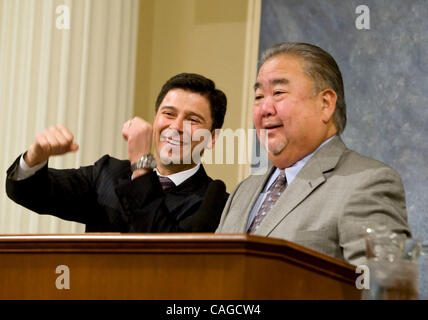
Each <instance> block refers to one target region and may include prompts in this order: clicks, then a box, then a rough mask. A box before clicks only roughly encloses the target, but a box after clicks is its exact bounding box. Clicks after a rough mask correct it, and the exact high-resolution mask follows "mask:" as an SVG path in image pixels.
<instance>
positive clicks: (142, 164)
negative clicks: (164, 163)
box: [131, 153, 156, 172]
mask: <svg viewBox="0 0 428 320" xmlns="http://www.w3.org/2000/svg"><path fill="white" fill-rule="evenodd" d="M154 168H156V160H155V158H154V157H153V155H152V154H151V153H149V154H146V155H144V156H142V157H141V159H140V160H138V161H137V162H135V163H133V164H131V171H132V172H134V171H135V170H138V169H154Z"/></svg>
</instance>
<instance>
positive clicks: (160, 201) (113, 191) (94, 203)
mask: <svg viewBox="0 0 428 320" xmlns="http://www.w3.org/2000/svg"><path fill="white" fill-rule="evenodd" d="M18 165H19V157H18V159H17V160H16V161H15V162H14V163H13V164H12V166H11V167H10V168H9V169H8V171H7V179H6V192H7V195H8V196H9V197H10V198H11V199H12V200H14V201H15V202H17V203H18V204H20V205H22V206H24V207H26V208H28V209H30V210H33V211H35V212H37V213H39V214H50V215H54V216H56V217H59V218H61V219H64V220H69V221H76V222H80V223H84V224H86V231H87V232H213V231H214V230H215V229H216V227H217V225H218V222H219V220H220V215H221V210H220V212H217V213H216V214H215V215H216V216H215V215H214V216H213V214H212V213H211V216H210V217H204V216H203V215H204V214H206V213H205V212H201V211H200V210H198V209H199V207H200V205H201V203H202V201H203V199H204V196H205V192H206V190H207V188H208V185H209V183H210V182H211V181H212V179H211V178H210V177H208V176H207V174H206V173H205V170H204V168H203V167H202V166H201V167H200V169H199V170H198V171H197V172H196V173H195V174H194V175H193V176H192V177H190V178H189V179H187V180H186V181H184V182H183V183H182V184H180V185H179V186H177V187H175V188H173V189H172V190H170V191H169V192H168V193H164V192H163V190H162V187H161V185H160V182H159V179H158V177H157V174H156V173H155V172H151V173H149V174H146V175H143V176H141V177H138V178H136V179H134V180H131V175H132V173H131V170H130V165H129V161H126V160H118V159H115V158H112V157H110V156H108V155H105V156H103V157H102V158H101V159H99V160H98V161H97V162H96V163H95V164H94V165H91V166H86V167H81V168H79V169H66V170H57V169H51V168H48V166H47V165H46V166H45V167H44V168H43V169H41V170H39V171H38V172H37V173H36V174H35V175H33V176H32V177H30V178H28V179H24V180H20V181H15V180H12V179H11V178H10V177H11V176H12V174H13V173H14V171H15V170H16V168H17V166H18ZM227 196H228V194H227V193H224V194H222V195H219V197H218V201H223V206H224V204H225V203H226V200H227ZM223 206H221V207H223ZM201 209H202V208H201Z"/></svg>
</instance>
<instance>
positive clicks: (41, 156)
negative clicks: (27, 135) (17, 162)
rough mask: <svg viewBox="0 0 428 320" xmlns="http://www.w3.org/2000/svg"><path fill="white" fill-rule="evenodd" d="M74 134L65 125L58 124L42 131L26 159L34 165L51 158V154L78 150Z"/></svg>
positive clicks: (31, 165)
mask: <svg viewBox="0 0 428 320" xmlns="http://www.w3.org/2000/svg"><path fill="white" fill-rule="evenodd" d="M78 149H79V145H77V144H76V143H75V142H74V136H73V134H72V133H71V132H70V131H69V130H68V129H67V128H66V127H64V126H62V125H58V126H54V127H51V128H49V129H45V130H44V131H42V132H40V133H39V134H38V135H37V137H36V141H35V142H34V143H33V144H32V145H31V146H30V147H29V148H28V150H27V152H26V154H25V155H24V160H25V162H26V163H27V165H28V166H29V167H33V166H35V165H36V164H39V163H41V162H43V161H46V160H48V159H49V157H50V156H54V155H61V154H65V153H67V152H72V151H77V150H78Z"/></svg>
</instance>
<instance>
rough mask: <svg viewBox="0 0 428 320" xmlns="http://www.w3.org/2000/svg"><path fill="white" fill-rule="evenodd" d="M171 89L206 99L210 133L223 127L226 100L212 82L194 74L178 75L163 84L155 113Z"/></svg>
mask: <svg viewBox="0 0 428 320" xmlns="http://www.w3.org/2000/svg"><path fill="white" fill-rule="evenodd" d="M173 89H183V90H186V91H190V92H195V93H199V94H200V95H202V96H204V97H205V98H207V99H208V101H209V103H210V111H211V118H212V120H213V124H212V126H211V131H212V130H215V129H220V128H221V127H222V126H223V122H224V116H225V114H226V106H227V98H226V95H225V94H224V93H223V91H221V90H219V89H216V87H215V83H214V81H212V80H210V79H208V78H205V77H204V76H201V75H200V74H196V73H180V74H177V75H175V76H173V77H172V78H171V79H169V80H168V81H167V82H165V84H164V85H163V86H162V89H161V91H160V92H159V94H158V97H157V99H156V104H155V107H156V112H157V111H158V109H159V106H160V104H161V103H162V101H163V99H164V98H165V96H166V94H167V93H168V92H169V91H170V90H173Z"/></svg>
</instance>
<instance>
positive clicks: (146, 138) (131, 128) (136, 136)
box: [122, 117, 153, 163]
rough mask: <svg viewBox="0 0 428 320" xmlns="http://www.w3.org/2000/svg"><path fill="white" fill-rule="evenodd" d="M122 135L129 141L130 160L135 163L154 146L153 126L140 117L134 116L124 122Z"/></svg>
mask: <svg viewBox="0 0 428 320" xmlns="http://www.w3.org/2000/svg"><path fill="white" fill-rule="evenodd" d="M122 136H123V138H124V139H125V140H126V141H127V142H128V160H129V161H130V162H131V163H135V162H137V161H138V160H140V158H141V157H142V156H144V155H146V154H148V153H150V150H151V146H152V136H153V127H152V125H151V124H150V123H148V122H147V121H145V120H144V119H141V118H139V117H134V118H132V119H131V120H128V121H126V122H125V123H124V125H123V128H122Z"/></svg>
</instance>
